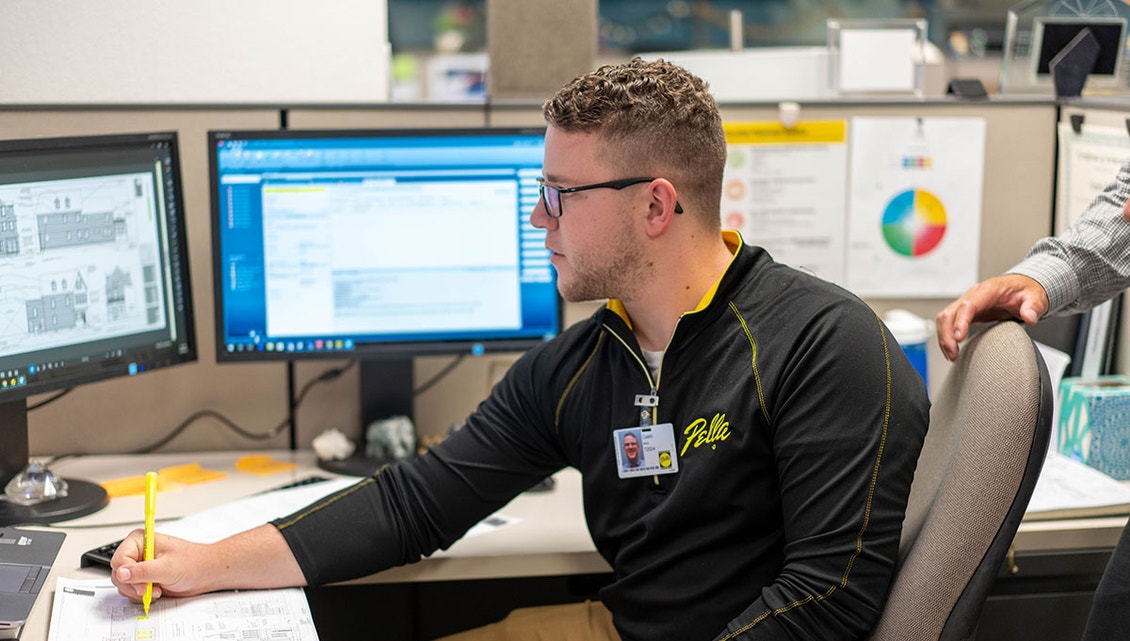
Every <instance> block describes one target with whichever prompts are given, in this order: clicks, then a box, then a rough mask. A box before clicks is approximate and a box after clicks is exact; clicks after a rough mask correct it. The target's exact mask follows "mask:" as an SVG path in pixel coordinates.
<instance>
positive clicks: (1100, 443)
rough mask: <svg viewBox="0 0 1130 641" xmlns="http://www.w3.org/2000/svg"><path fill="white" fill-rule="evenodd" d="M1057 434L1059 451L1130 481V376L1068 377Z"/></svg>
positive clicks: (1061, 390) (1061, 397) (1061, 394)
mask: <svg viewBox="0 0 1130 641" xmlns="http://www.w3.org/2000/svg"><path fill="white" fill-rule="evenodd" d="M1056 435H1057V436H1056V444H1055V446H1056V449H1057V450H1058V451H1059V453H1061V454H1065V455H1067V456H1070V457H1072V458H1074V459H1076V460H1079V461H1082V462H1084V463H1086V464H1087V465H1090V466H1091V467H1093V468H1095V469H1097V470H1099V471H1101V472H1105V473H1106V474H1107V475H1109V476H1113V477H1114V478H1116V479H1119V480H1122V481H1125V480H1130V376H1100V377H1098V378H1091V379H1086V380H1084V379H1081V378H1078V377H1068V378H1064V379H1063V381H1062V382H1061V383H1060V385H1059V425H1058V426H1057V429H1056Z"/></svg>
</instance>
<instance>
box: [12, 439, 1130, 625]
mask: <svg viewBox="0 0 1130 641" xmlns="http://www.w3.org/2000/svg"><path fill="white" fill-rule="evenodd" d="M249 453H254V452H208V453H174V454H150V455H145V456H129V455H123V456H88V457H81V458H76V459H67V460H63V461H60V462H59V463H57V464H55V465H53V466H52V469H54V470H55V472H56V473H58V474H60V475H62V476H64V477H73V478H80V479H84V480H90V481H96V482H102V481H107V480H111V479H116V478H122V477H129V476H135V475H138V474H143V473H145V472H147V471H155V470H157V469H159V468H162V467H167V466H172V465H180V464H183V463H193V462H195V463H200V464H201V465H202V466H204V467H205V468H208V469H213V470H218V471H221V472H225V473H227V477H226V478H224V479H221V480H217V481H211V482H207V483H202V484H199V485H196V486H185V487H182V488H180V489H176V490H172V491H168V492H162V493H160V494H159V495H158V503H157V505H158V508H157V514H158V517H159V518H160V519H173V518H179V517H182V516H186V515H189V514H192V513H195V512H199V511H201V510H205V509H207V508H210V507H213V506H215V505H217V504H219V503H222V502H225V501H231V500H234V499H237V498H241V497H244V496H249V495H251V494H255V493H257V492H261V491H263V490H267V489H272V488H277V487H279V486H281V485H285V484H287V483H290V482H293V481H295V480H298V479H301V478H304V477H306V476H311V475H314V474H318V475H323V476H332V474H330V473H328V472H326V471H324V470H322V469H320V468H318V467H317V466H316V465H315V462H314V456H313V454H312V453H311V452H308V451H304V452H289V451H273V452H268V453H269V454H271V455H272V456H273V457H274V458H276V459H278V460H284V461H291V462H294V463H296V464H297V465H298V467H297V469H295V470H293V471H288V472H280V473H276V474H272V475H268V476H256V475H254V474H249V473H246V472H241V471H238V470H236V469H235V461H236V460H237V459H238V458H240V457H242V456H245V455H247V454H249ZM555 478H556V480H557V484H556V487H555V488H554V489H553V490H552V491H549V492H538V493H525V494H522V495H520V496H519V497H518V498H516V499H514V501H512V502H511V503H510V504H509V505H508V506H506V507H505V508H503V509H502V510H501V513H502V514H505V515H507V516H510V517H514V518H516V519H519V521H518V522H517V523H514V524H511V525H507V526H505V527H502V528H499V529H497V530H495V531H492V532H489V533H486V534H481V535H478V536H474V537H469V538H466V539H463V540H461V541H459V542H457V543H456V544H455V545H453V546H452V547H451V548H450V549H449V550H446V551H443V552H438V553H436V554H435V555H433V556H431V557H429V558H427V559H424V560H422V561H420V562H419V563H415V564H412V565H409V566H404V567H399V568H393V569H391V570H387V571H385V572H381V573H379V574H375V575H372V576H369V577H365V578H362V579H357V580H354V581H351V582H350V583H389V582H415V581H445V580H462V579H487V578H505V577H527V576H552V575H569V574H588V573H598V572H607V571H609V567H608V564H607V563H605V561H604V559H603V558H601V557H600V555H599V554H597V552H596V549H595V548H594V546H593V543H592V539H591V538H590V536H589V533H588V530H587V528H586V526H585V520H584V516H583V513H582V510H581V477H580V474H579V473H578V472H577V471H576V470H572V469H569V470H563V471H562V472H559V473H558V474H557V475H556V476H555ZM1126 521H1127V519H1126V517H1124V516H1123V517H1108V518H1096V519H1068V520H1059V521H1033V522H1025V523H1022V524H1021V526H1020V530H1019V531H1018V532H1017V535H1016V538H1015V542H1014V548H1015V550H1016V551H1017V552H1029V551H1043V550H1066V549H1079V548H1104V547H1106V548H1110V547H1113V546H1114V544H1115V543H1116V542H1117V541H1118V538H1119V536H1120V534H1121V532H1122V528H1123V527H1124V526H1125V524H1126ZM142 523H143V498H142V497H141V496H130V497H123V498H118V499H112V500H111V501H110V505H109V506H107V507H106V508H105V509H103V510H101V511H99V512H97V513H95V514H92V515H90V516H86V517H83V518H80V519H74V520H72V521H68V522H66V523H63V524H59V525H57V526H55V528H56V529H61V530H63V531H65V532H66V533H67V538H66V540H65V542H64V544H63V547H62V549H61V550H60V552H59V556H58V558H57V559H56V561H55V564H54V567H53V568H52V570H51V574H50V575H49V576H48V578H47V582H46V583H45V585H44V590H43V593H41V594H40V596H39V599H38V600H37V602H36V605H35V609H34V610H33V611H32V615H31V618H30V619H29V620H28V623H27V626H26V628H25V630H24V632H23V635H22V636H21V639H22V640H23V641H43V640H45V639H46V638H47V632H48V621H49V619H50V613H51V602H52V599H53V598H54V594H53V592H54V586H55V581H56V579H58V577H68V578H76V579H78V578H104V577H105V576H106V575H107V573H106V570H104V569H100V568H85V569H84V568H80V567H79V557H80V556H81V555H82V553H83V552H85V551H86V550H89V549H92V548H95V547H98V546H100V545H103V544H105V543H109V542H111V541H116V540H118V539H121V538H123V537H124V536H125V535H126V534H127V533H129V531H130V530H132V529H134V528H137V527H141V525H142Z"/></svg>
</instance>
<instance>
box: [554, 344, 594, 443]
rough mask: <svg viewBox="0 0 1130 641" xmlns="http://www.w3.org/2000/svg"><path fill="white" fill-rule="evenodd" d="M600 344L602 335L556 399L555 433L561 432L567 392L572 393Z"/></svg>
mask: <svg viewBox="0 0 1130 641" xmlns="http://www.w3.org/2000/svg"><path fill="white" fill-rule="evenodd" d="M602 342H604V334H603V333H601V334H600V335H598V336H597V338H596V346H594V347H593V348H592V352H591V353H589V355H588V358H586V359H585V362H584V363H582V364H581V366H580V367H579V368H578V369H577V373H576V374H573V378H571V379H569V384H568V385H566V386H565V391H564V392H562V393H561V398H559V399H557V408H556V409H555V410H554V412H553V430H554V431H555V432H558V433H560V432H561V425H560V423H561V410H562V408H564V407H565V399H566V398H567V397H568V396H569V392H571V391H573V386H574V385H576V384H577V379H579V378H580V377H581V374H583V373H584V372H585V370H586V369H588V366H589V363H591V362H592V359H593V357H594V356H596V351H597V350H598V349H600V344H601V343H602Z"/></svg>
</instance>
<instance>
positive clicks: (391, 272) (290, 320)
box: [211, 131, 560, 358]
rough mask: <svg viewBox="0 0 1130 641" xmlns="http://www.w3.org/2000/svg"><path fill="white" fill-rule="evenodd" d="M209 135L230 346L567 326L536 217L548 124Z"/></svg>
mask: <svg viewBox="0 0 1130 641" xmlns="http://www.w3.org/2000/svg"><path fill="white" fill-rule="evenodd" d="M211 144H212V146H213V149H212V154H213V157H212V160H213V167H212V170H213V175H212V180H213V190H214V191H213V198H214V202H213V215H214V220H213V225H214V231H215V238H214V241H215V246H214V248H213V250H214V252H215V255H214V258H215V267H216V288H217V294H218V296H217V310H216V313H217V327H218V331H219V332H220V334H221V335H220V336H218V341H219V349H220V357H221V358H223V357H224V356H225V355H231V356H232V357H234V358H239V356H240V355H244V356H245V357H249V358H255V357H266V356H269V355H271V354H274V355H277V356H285V357H290V356H292V355H294V354H296V353H298V352H307V353H311V352H315V353H317V352H327V353H330V352H342V351H344V352H356V353H359V354H361V355H364V353H365V352H366V351H368V350H377V351H379V350H381V349H387V350H392V351H395V350H396V349H407V350H408V351H410V352H412V353H428V351H429V350H431V351H435V352H437V353H442V352H445V351H456V350H462V349H464V347H466V348H468V349H471V350H472V351H474V350H477V349H482V347H483V345H486V346H487V348H488V349H489V348H490V347H491V346H492V343H500V344H503V345H508V346H509V345H510V344H511V343H512V344H513V345H512V346H514V347H517V346H519V344H522V343H524V344H525V346H526V347H528V346H529V345H530V344H533V343H536V342H539V341H543V340H548V339H549V338H552V337H553V336H555V335H556V334H557V333H558V331H559V330H560V310H559V300H560V299H559V297H558V295H557V290H556V283H555V274H554V271H553V268H552V266H551V265H550V263H549V255H548V252H547V251H546V249H545V244H544V235H545V232H544V231H543V230H539V229H535V228H534V227H533V226H532V225H530V223H529V214H530V212H531V211H532V210H533V208H534V207H535V206H536V205H537V201H538V185H537V180H536V179H537V177H538V176H539V175H540V174H541V162H542V154H543V150H544V136H543V134H542V132H540V131H533V132H531V131H523V132H510V133H486V132H484V131H474V132H466V131H463V132H450V133H441V132H415V133H408V132H382V133H375V132H367V133H352V134H350V133H345V132H342V133H337V134H325V135H321V137H315V136H312V135H311V133H310V132H294V133H287V132H274V133H273V134H272V135H263V136H261V137H257V136H254V135H249V134H244V135H242V136H241V135H240V134H239V133H231V134H224V133H217V132H213V134H212V140H211ZM406 346H408V347H406ZM457 346H458V347H457ZM308 355H311V354H308Z"/></svg>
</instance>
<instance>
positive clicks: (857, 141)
mask: <svg viewBox="0 0 1130 641" xmlns="http://www.w3.org/2000/svg"><path fill="white" fill-rule="evenodd" d="M984 165H985V121H984V119H982V118H853V119H852V121H851V181H850V184H851V197H850V201H849V205H848V249H847V256H848V261H847V286H848V289H850V290H852V291H853V292H855V293H856V294H858V295H860V296H864V297H873V298H884V297H886V298H950V297H953V296H958V295H960V294H961V293H962V292H964V291H965V290H966V289H968V288H969V287H970V286H972V285H973V284H974V283H976V282H977V260H978V256H979V254H980V242H981V192H982V186H983V182H984V180H983V172H984Z"/></svg>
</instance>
